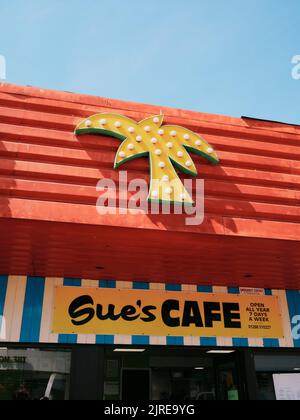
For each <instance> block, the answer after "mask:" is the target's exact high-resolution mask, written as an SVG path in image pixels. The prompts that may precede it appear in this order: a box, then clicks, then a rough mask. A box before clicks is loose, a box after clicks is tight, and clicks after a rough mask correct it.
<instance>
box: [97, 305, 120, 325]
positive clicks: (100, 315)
mask: <svg viewBox="0 0 300 420" xmlns="http://www.w3.org/2000/svg"><path fill="white" fill-rule="evenodd" d="M115 309H116V307H115V305H111V304H110V305H108V309H107V314H105V315H104V314H103V305H100V304H98V305H97V318H98V319H100V321H106V320H107V319H111V320H112V321H117V320H118V319H119V318H121V314H119V315H115Z"/></svg>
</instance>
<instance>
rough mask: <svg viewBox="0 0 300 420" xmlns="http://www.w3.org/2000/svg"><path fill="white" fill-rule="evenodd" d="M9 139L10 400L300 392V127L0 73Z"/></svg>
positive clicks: (6, 288) (1, 390) (6, 276)
mask: <svg viewBox="0 0 300 420" xmlns="http://www.w3.org/2000/svg"><path fill="white" fill-rule="evenodd" d="M0 155H1V165H0V232H1V238H2V241H1V245H0V246H1V253H0V399H22V398H23V399H40V398H43V397H44V398H49V399H53V400H55V399H57V400H59V399H71V400H88V399H98V400H103V399H104V400H133V399H135V400H136V401H141V400H158V401H168V400H170V401H172V400H173V401H185V400H238V399H242V400H248V399H250V400H257V399H263V400H274V399H300V384H299V382H300V381H299V375H300V353H299V348H300V284H299V278H300V263H299V261H300V258H299V257H300V247H299V240H300V224H299V220H300V207H299V203H300V127H298V126H296V125H289V124H284V123H279V122H272V121H262V120H257V119H254V118H249V117H241V118H231V117H223V116H216V115H211V114H204V113H199V112H191V111H185V110H180V109H174V108H167V107H160V106H152V105H143V104H137V103H131V102H125V101H119V100H112V99H106V98H99V97H93V96H88V95H79V94H72V93H66V92H56V91H49V90H44V89H37V88H32V87H25V86H16V85H11V84H0ZM149 157H150V158H149ZM157 179H159V180H160V181H161V183H160V184H159V183H156V181H157ZM137 186H138V187H137ZM145 189H146V191H144V190H145ZM178 209H180V211H179V210H178ZM298 384H299V385H298Z"/></svg>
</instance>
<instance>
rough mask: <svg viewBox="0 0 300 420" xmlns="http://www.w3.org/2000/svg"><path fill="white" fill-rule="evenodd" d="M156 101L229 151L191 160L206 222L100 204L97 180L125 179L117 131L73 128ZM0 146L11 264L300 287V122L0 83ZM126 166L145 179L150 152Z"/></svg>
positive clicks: (11, 268) (1, 226)
mask: <svg viewBox="0 0 300 420" xmlns="http://www.w3.org/2000/svg"><path fill="white" fill-rule="evenodd" d="M160 111H162V112H163V113H164V115H165V123H167V124H176V125H181V126H184V127H187V128H189V129H191V130H193V131H195V132H197V133H199V134H201V135H202V136H203V137H204V138H205V139H206V140H207V141H208V142H209V143H210V144H211V145H213V146H214V148H215V150H216V151H217V153H218V156H219V158H220V160H221V164H220V165H219V166H212V165H210V164H209V163H207V162H206V161H205V160H204V159H202V158H200V157H197V158H195V159H194V161H195V163H196V166H197V169H198V173H199V177H201V178H203V179H204V180H205V221H204V223H203V224H202V225H200V226H186V225H185V223H184V217H183V215H162V214H161V215H155V216H154V215H139V216H137V215H126V216H124V215H123V216H122V215H119V216H112V215H111V216H110V215H105V216H100V215H99V214H98V213H97V212H96V208H95V204H96V200H97V197H98V193H97V191H96V184H97V182H98V181H99V180H100V179H103V178H110V179H113V180H116V181H117V180H118V171H116V170H114V169H113V163H114V158H115V153H116V151H117V147H118V145H119V143H120V142H119V140H116V139H113V138H110V137H102V136H95V135H84V136H79V137H76V136H75V135H74V128H75V126H76V124H77V123H78V122H79V121H81V120H82V119H83V118H86V117H88V116H90V115H92V114H96V113H101V112H111V113H120V114H123V115H125V116H128V117H130V118H133V119H134V120H136V121H139V120H142V119H144V118H147V117H148V116H151V115H157V114H159V113H160ZM0 156H1V165H0V233H1V238H2V240H1V244H0V247H1V253H0V272H1V273H3V274H4V273H9V274H16V275H37V276H52V277H53V276H54V277H55V276H63V277H76V278H77V277H78V278H89V279H99V278H105V279H118V280H140V281H149V282H173V283H176V282H180V283H188V284H191V283H197V284H200V283H201V284H214V285H222V286H255V287H265V288H267V287H269V288H277V287H278V288H282V289H299V286H300V246H299V240H300V225H299V222H300V206H299V205H300V127H297V126H292V125H285V124H279V123H272V122H264V121H258V120H253V119H242V118H241V119H239V118H229V117H222V116H215V115H209V114H202V113H196V112H190V111H183V110H178V109H171V108H161V107H157V106H149V105H140V104H136V103H130V102H122V101H117V100H110V99H104V98H98V97H92V96H85V95H77V94H72V93H64V92H54V91H47V90H41V89H36V88H31V87H20V86H15V85H9V84H0ZM122 169H123V168H122ZM124 169H126V170H128V179H129V180H131V179H133V178H135V177H137V176H138V177H139V178H143V179H147V180H148V179H149V177H148V172H149V170H148V162H147V160H146V159H138V160H135V161H133V162H130V163H128V164H127V166H126V167H124Z"/></svg>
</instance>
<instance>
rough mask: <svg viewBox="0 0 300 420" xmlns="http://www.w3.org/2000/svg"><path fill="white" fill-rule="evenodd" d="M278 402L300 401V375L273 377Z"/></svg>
mask: <svg viewBox="0 0 300 420" xmlns="http://www.w3.org/2000/svg"><path fill="white" fill-rule="evenodd" d="M273 381H274V387H275V393H276V400H278V401H300V373H289V374H278V375H273Z"/></svg>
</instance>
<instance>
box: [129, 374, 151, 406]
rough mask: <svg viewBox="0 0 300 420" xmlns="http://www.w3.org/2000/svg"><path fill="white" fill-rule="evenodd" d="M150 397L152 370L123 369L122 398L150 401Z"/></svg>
mask: <svg viewBox="0 0 300 420" xmlns="http://www.w3.org/2000/svg"><path fill="white" fill-rule="evenodd" d="M149 399H150V370H149V369H123V370H122V400H123V401H148V400H149Z"/></svg>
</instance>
